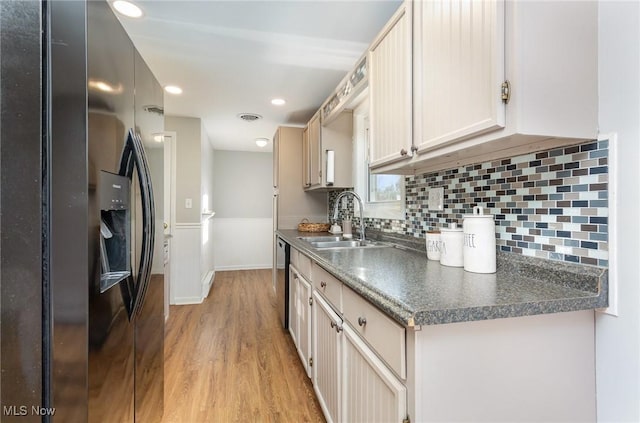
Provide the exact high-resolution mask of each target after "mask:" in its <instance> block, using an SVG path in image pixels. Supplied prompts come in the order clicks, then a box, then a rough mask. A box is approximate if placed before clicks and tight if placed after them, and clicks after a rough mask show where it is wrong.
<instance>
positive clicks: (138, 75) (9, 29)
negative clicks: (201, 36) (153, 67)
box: [0, 0, 164, 422]
mask: <svg viewBox="0 0 640 423" xmlns="http://www.w3.org/2000/svg"><path fill="white" fill-rule="evenodd" d="M0 84H1V85H0V95H1V98H2V100H1V102H0V109H1V121H0V173H1V179H0V325H1V331H0V362H1V367H2V368H1V378H0V401H1V405H2V410H1V413H2V414H1V417H0V420H1V421H2V422H5V421H6V422H11V421H20V422H28V421H34V422H35V421H58V422H87V421H88V422H158V421H160V420H161V419H162V413H163V400H164V398H163V397H164V276H163V274H162V266H161V265H160V266H159V265H158V263H155V265H154V263H153V257H154V255H155V256H156V257H157V253H158V249H160V250H161V249H162V244H163V240H162V239H156V235H157V233H156V231H155V225H162V220H163V219H162V210H163V206H162V205H161V204H157V203H156V202H154V195H153V193H154V190H155V191H158V190H159V189H160V190H162V189H163V187H158V186H154V185H153V184H152V182H151V180H152V176H151V174H150V167H151V166H150V165H149V157H151V156H152V155H153V154H154V151H153V149H154V147H156V144H157V143H156V139H158V137H159V136H160V139H161V134H162V131H163V130H164V115H163V90H162V87H161V86H160V84H159V83H158V82H157V80H156V78H155V77H154V75H153V73H152V72H151V71H150V69H149V67H148V66H147V65H146V63H145V62H144V60H143V59H142V57H141V56H140V54H139V53H138V52H137V51H136V49H135V47H134V45H133V43H132V42H131V40H130V39H129V37H128V35H127V34H126V32H125V31H124V29H123V28H122V26H121V25H120V23H119V21H118V19H117V18H116V16H115V15H114V14H113V12H112V10H111V8H110V7H109V5H108V4H107V3H106V1H103V0H99V1H93V0H92V1H88V2H84V1H77V0H74V1H49V2H37V1H2V2H0ZM154 143H155V144H154ZM156 148H157V147H156ZM153 179H154V180H156V181H157V180H158V179H159V180H162V178H157V177H156V178H153Z"/></svg>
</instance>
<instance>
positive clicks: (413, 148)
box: [411, 145, 418, 154]
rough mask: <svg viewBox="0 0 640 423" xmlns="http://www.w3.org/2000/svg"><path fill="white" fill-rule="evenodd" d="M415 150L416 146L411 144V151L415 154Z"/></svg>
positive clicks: (416, 149)
mask: <svg viewBox="0 0 640 423" xmlns="http://www.w3.org/2000/svg"><path fill="white" fill-rule="evenodd" d="M417 151H418V147H417V146H415V145H412V146H411V152H412V153H414V154H415V153H416V152H417Z"/></svg>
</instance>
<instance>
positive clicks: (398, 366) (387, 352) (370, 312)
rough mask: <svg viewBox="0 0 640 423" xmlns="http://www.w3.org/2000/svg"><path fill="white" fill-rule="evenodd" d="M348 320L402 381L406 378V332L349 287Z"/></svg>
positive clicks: (346, 294) (345, 291)
mask: <svg viewBox="0 0 640 423" xmlns="http://www.w3.org/2000/svg"><path fill="white" fill-rule="evenodd" d="M343 302H344V303H343V305H344V317H345V320H347V321H348V322H349V324H350V325H351V326H352V327H353V328H354V329H355V330H356V331H357V332H358V333H359V334H360V335H361V336H362V337H363V338H364V339H365V340H366V341H367V342H368V343H369V345H371V346H372V347H373V349H374V350H375V352H376V353H377V354H378V355H379V356H380V358H382V359H383V360H384V361H385V362H386V363H387V364H388V365H389V367H391V368H392V369H393V370H394V371H395V372H396V373H397V374H398V375H399V376H400V377H401V378H403V379H405V378H406V377H407V360H406V357H407V355H406V341H405V329H404V327H402V326H400V325H399V324H398V323H396V322H394V321H393V320H392V319H391V318H389V317H387V316H386V315H385V314H384V313H383V312H382V311H380V310H378V309H377V308H376V307H375V306H373V305H372V304H370V303H368V302H367V301H366V300H365V299H364V298H362V297H361V296H360V295H358V294H356V293H355V292H354V291H352V290H351V289H349V288H347V287H346V286H345V287H344V289H343Z"/></svg>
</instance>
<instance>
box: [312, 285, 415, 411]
mask: <svg viewBox="0 0 640 423" xmlns="http://www.w3.org/2000/svg"><path fill="white" fill-rule="evenodd" d="M313 299H314V306H313V308H314V309H313V318H314V322H313V331H314V342H313V360H314V363H313V385H314V389H315V391H316V395H317V396H318V400H319V402H320V406H321V407H322V411H323V412H324V415H325V418H326V419H327V421H328V422H348V423H358V422H362V423H375V422H397V423H400V422H402V421H403V420H404V419H405V418H406V416H407V388H406V387H405V386H404V385H403V384H402V382H401V381H400V380H399V379H398V378H397V377H396V376H395V375H394V374H393V372H392V371H391V370H389V368H388V367H387V365H386V364H385V363H384V362H383V361H382V360H380V358H378V356H377V355H376V354H375V353H374V352H373V350H372V349H371V348H370V347H369V346H368V345H367V344H366V343H365V342H364V341H363V340H362V338H361V337H360V335H359V334H358V333H357V332H356V331H355V330H354V329H352V328H351V327H350V326H349V325H348V324H346V323H345V322H344V321H343V320H342V318H341V317H340V316H339V315H338V314H337V313H336V312H335V311H334V310H333V308H332V307H331V306H330V305H329V303H328V302H327V301H326V300H325V299H324V298H323V296H322V295H321V294H320V293H318V292H317V291H314V292H313Z"/></svg>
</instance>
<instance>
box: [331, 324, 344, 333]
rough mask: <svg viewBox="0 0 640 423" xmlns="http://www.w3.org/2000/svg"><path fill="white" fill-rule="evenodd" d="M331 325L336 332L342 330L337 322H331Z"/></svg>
mask: <svg viewBox="0 0 640 423" xmlns="http://www.w3.org/2000/svg"><path fill="white" fill-rule="evenodd" d="M331 327H332V328H335V330H336V333H340V332H342V326H340V325H339V324H337V323H336V322H333V321H332V322H331Z"/></svg>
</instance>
